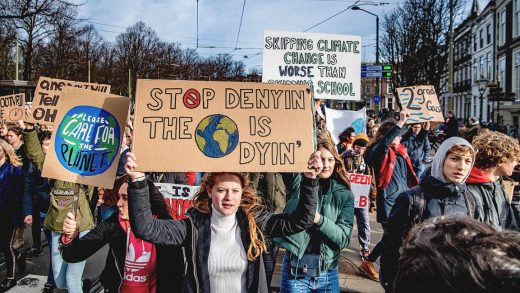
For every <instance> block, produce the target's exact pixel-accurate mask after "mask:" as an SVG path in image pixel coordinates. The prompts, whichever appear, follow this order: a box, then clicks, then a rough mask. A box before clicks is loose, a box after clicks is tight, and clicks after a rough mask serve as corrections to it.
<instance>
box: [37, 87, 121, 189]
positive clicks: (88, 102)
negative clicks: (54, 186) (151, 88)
mask: <svg viewBox="0 0 520 293" xmlns="http://www.w3.org/2000/svg"><path fill="white" fill-rule="evenodd" d="M61 95H62V97H63V100H62V102H60V106H59V109H58V110H59V112H58V116H57V117H56V126H55V131H54V135H53V136H52V140H51V145H50V150H49V153H48V154H47V156H46V158H45V162H44V165H43V171H42V176H43V177H47V178H54V179H58V180H63V181H68V182H74V183H81V184H86V185H92V186H97V187H104V188H109V189H111V188H112V187H113V185H114V180H115V178H116V171H117V164H118V162H119V155H120V148H121V142H122V139H123V135H124V130H125V123H126V119H127V115H128V107H129V105H130V99H128V98H126V97H120V96H116V95H110V94H104V93H99V92H95V91H89V90H84V89H79V88H74V87H66V88H65V89H64V90H63V91H62V92H61Z"/></svg>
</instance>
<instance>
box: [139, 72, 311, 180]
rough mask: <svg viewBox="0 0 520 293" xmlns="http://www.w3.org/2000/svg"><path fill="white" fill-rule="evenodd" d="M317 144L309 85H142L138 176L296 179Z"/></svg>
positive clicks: (163, 82) (167, 82) (144, 82)
mask: <svg viewBox="0 0 520 293" xmlns="http://www.w3.org/2000/svg"><path fill="white" fill-rule="evenodd" d="M313 144H314V140H313V116H312V110H311V95H310V91H309V90H308V89H307V86H305V85H269V84H262V83H243V82H242V83H240V82H201V81H173V80H138V81H137V96H136V109H135V126H134V139H133V146H132V147H133V152H134V153H135V155H136V157H137V161H138V162H137V165H138V168H139V170H140V171H157V172H168V171H170V172H174V171H179V172H181V171H182V172H185V171H190V170H196V171H205V172H213V171H238V172H246V171H251V172H267V171H269V172H299V171H305V170H306V169H307V161H308V158H309V155H310V154H311V153H312V152H313V149H314V146H313Z"/></svg>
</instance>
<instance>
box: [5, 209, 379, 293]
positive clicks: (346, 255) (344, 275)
mask: <svg viewBox="0 0 520 293" xmlns="http://www.w3.org/2000/svg"><path fill="white" fill-rule="evenodd" d="M370 219H371V221H370V225H371V226H372V245H371V247H373V246H374V245H375V244H376V243H377V241H379V240H380V239H381V236H382V235H383V231H382V229H381V226H380V225H379V224H378V223H377V222H375V213H372V214H370ZM29 232H30V229H26V231H25V239H26V246H27V247H28V245H30V241H31V240H30V239H31V238H30V235H29ZM43 238H44V237H43V234H42V239H43ZM44 252H45V253H44V255H42V256H40V257H37V258H35V259H32V260H28V261H27V272H26V273H27V274H28V276H27V277H26V278H25V279H24V280H21V281H19V285H18V286H17V287H15V288H13V289H11V290H10V291H8V292H11V293H17V292H20V293H22V292H23V293H33V292H40V291H41V289H42V288H43V285H44V284H45V281H46V276H47V268H48V263H49V249H48V247H46V248H45V249H44ZM107 252H108V249H107V247H105V248H103V249H102V250H100V251H99V252H98V253H96V254H95V255H94V256H92V257H91V258H89V259H88V261H87V265H86V267H85V271H84V273H83V278H86V279H91V280H92V279H95V278H96V277H97V276H98V275H99V273H100V272H101V271H102V267H103V266H104V263H105V257H106V253H107ZM279 255H280V257H281V256H282V255H283V254H282V253H280V254H279ZM360 261H361V259H360V257H359V244H358V240H357V229H356V228H355V226H354V231H353V233H352V239H351V243H350V245H349V247H348V248H347V249H345V250H343V252H342V253H341V260H340V286H341V289H342V292H364V293H377V292H384V290H383V289H382V288H381V285H379V283H377V282H374V281H371V280H370V279H368V278H365V277H363V276H362V275H361V274H360V271H359V269H358V265H359V263H360ZM1 264H3V256H2V258H1ZM279 271H280V266H279V265H277V272H278V273H279ZM4 278H5V268H4V266H3V265H2V270H1V271H0V280H3V279H4ZM19 279H20V278H19ZM279 280H280V279H279V274H275V276H274V277H273V282H272V284H273V287H275V288H277V287H278V285H279V282H280V281H279ZM61 291H63V292H66V291H65V290H56V291H55V292H61ZM98 291H100V289H99V287H97V288H96V289H95V290H93V292H98Z"/></svg>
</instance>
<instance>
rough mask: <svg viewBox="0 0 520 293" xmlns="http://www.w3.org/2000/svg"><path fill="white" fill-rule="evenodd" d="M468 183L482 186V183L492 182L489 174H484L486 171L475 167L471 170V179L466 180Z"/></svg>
mask: <svg viewBox="0 0 520 293" xmlns="http://www.w3.org/2000/svg"><path fill="white" fill-rule="evenodd" d="M466 182H467V183H476V184H481V183H488V182H491V180H490V179H489V177H488V176H487V174H486V173H484V171H482V170H480V169H479V168H477V167H475V166H473V168H471V172H470V173H469V177H468V179H467V180H466Z"/></svg>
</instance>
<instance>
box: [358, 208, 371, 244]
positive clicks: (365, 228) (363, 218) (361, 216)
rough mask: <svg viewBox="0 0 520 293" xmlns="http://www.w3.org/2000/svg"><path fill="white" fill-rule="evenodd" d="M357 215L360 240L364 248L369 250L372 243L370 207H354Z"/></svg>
mask: <svg viewBox="0 0 520 293" xmlns="http://www.w3.org/2000/svg"><path fill="white" fill-rule="evenodd" d="M354 215H355V216H356V223H357V230H358V240H359V245H361V248H362V249H365V250H368V248H369V245H370V219H369V218H368V209H360V208H357V209H354Z"/></svg>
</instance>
